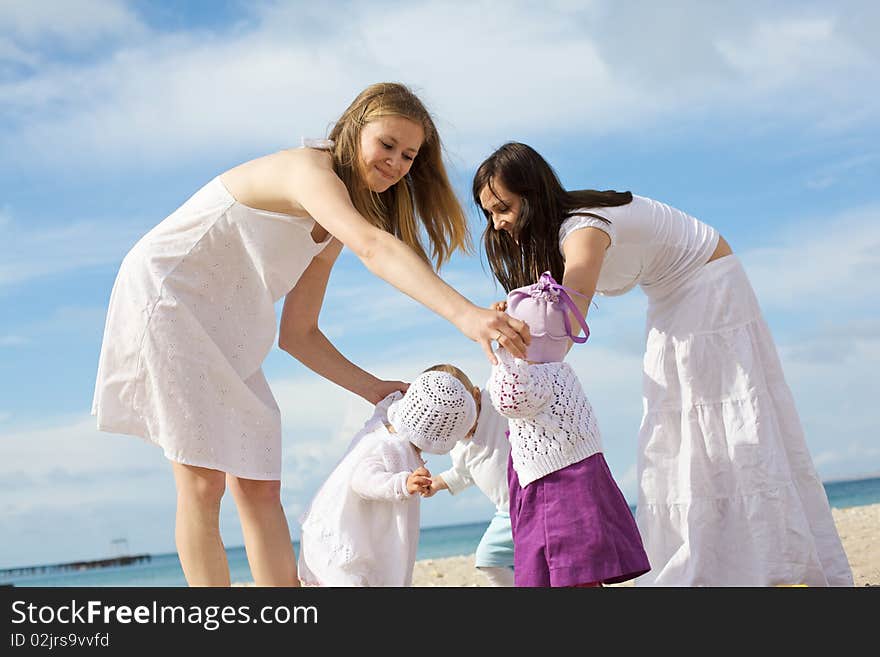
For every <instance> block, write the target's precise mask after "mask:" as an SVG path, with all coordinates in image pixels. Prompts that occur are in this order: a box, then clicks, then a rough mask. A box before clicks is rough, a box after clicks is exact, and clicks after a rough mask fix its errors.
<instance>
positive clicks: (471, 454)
mask: <svg viewBox="0 0 880 657" xmlns="http://www.w3.org/2000/svg"><path fill="white" fill-rule="evenodd" d="M481 395H482V403H481V405H480V417H479V419H478V420H477V430H476V431H475V432H474V435H473V436H472V437H471V438H470V439H469V440H460V441H459V442H457V443H456V444H455V447H453V448H452V451H451V452H449V456H450V457H451V458H452V467H451V468H450V469H449V470H446V471H445V472H441V473H440V475H439V476H441V477H443V481H445V482H446V485H447V486H449V492H450V493H451V494H452V495H456V494H458V493H460V492H461V491H463V490H464V489H466V488H467V487H468V486H471V485H472V484H476V485H477V487H478V488H479V489H480V490H481V491H483V494H484V495H485V496H486V497H488V498H489V499H490V500H492V503H493V504H495V507H496V509H497V510H498V511H504V512H507V511H508V510H509V506H510V491H509V489H508V487H507V459H508V456H509V455H510V442H509V441H508V439H507V418H506V417H504V416H502V415H501V414H499V413H498V411H496V410H495V407H494V406H492V400H491V399H490V397H489V391H488V390H483V392H482V393H481Z"/></svg>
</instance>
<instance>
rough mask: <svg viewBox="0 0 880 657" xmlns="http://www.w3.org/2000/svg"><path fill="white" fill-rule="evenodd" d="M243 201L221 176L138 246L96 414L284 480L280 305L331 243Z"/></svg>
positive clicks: (177, 450)
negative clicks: (275, 374)
mask: <svg viewBox="0 0 880 657" xmlns="http://www.w3.org/2000/svg"><path fill="white" fill-rule="evenodd" d="M314 226H315V222H314V221H313V220H312V219H311V218H308V217H296V216H291V215H286V214H281V213H277V212H268V211H265V210H257V209H254V208H250V207H247V206H245V205H242V204H241V203H238V202H237V201H236V200H235V199H234V198H233V196H232V195H231V194H230V193H229V191H228V190H227V189H226V187H225V186H224V185H223V183H222V181H221V180H220V178H219V177H216V178H214V179H213V180H211V181H210V182H209V183H208V184H207V185H205V186H204V187H202V188H201V189H200V190H199V191H197V192H196V193H195V194H194V195H193V196H192V197H190V198H189V199H188V200H187V201H186V202H185V203H184V204H183V205H182V206H181V207H180V208H178V209H177V210H176V211H175V212H174V213H172V214H171V215H170V216H168V217H167V218H166V219H165V220H163V221H162V222H161V223H159V224H158V225H157V226H156V227H155V228H153V229H152V230H151V231H150V232H149V233H147V234H146V235H145V236H144V237H143V238H141V239H140V241H138V243H137V244H135V246H134V247H133V248H132V249H131V251H130V252H129V253H128V254H127V255H126V256H125V258H124V259H123V261H122V265H121V266H120V269H119V273H118V275H117V277H116V281H115V283H114V285H113V291H112V292H111V295H110V304H109V308H108V310H107V321H106V325H105V328H104V340H103V344H102V347H101V355H100V359H99V363H98V374H97V381H96V384H95V395H94V401H93V405H92V414H93V415H96V416H97V424H98V429H100V430H102V431H110V432H114V433H123V434H131V435H135V436H140V437H142V438H145V439H147V440H149V441H152V442H153V443H155V444H156V445H158V446H159V447H161V448H162V449H163V451H164V453H165V456H166V457H167V458H169V459H170V460H172V461H176V462H178V463H182V464H186V465H193V466H199V467H204V468H212V469H216V470H222V471H224V472H228V473H230V474H233V475H235V476H238V477H242V478H247V479H263V480H267V479H280V476H281V419H280V414H279V411H278V406H277V404H276V403H275V399H274V397H273V395H272V392H271V391H270V389H269V386H268V383H267V382H266V378H265V376H264V375H263V371H262V368H261V366H262V362H263V360H264V359H265V358H266V356H267V355H268V353H269V351H270V350H271V348H272V346H273V344H274V341H275V334H276V321H277V320H276V316H275V308H274V304H275V302H276V301H278V300H279V299H281V297H283V296H284V295H285V294H287V292H289V291H290V290H291V289H292V288H293V287H294V285H296V282H297V281H298V280H299V277H300V276H301V275H302V273H303V271H305V269H306V267H307V266H308V265H309V263H310V262H311V261H312V259H313V258H314V256H315V255H317V254H318V253H319V252H320V251H321V250H322V249H324V247H325V246H327V244H329V243H330V241H331V240H332V236H330V235H328V236H327V237H326V238H325V239H324V240H323V241H322V242H320V243H316V242H315V241H314V240H313V239H312V236H311V231H312V228H313V227H314Z"/></svg>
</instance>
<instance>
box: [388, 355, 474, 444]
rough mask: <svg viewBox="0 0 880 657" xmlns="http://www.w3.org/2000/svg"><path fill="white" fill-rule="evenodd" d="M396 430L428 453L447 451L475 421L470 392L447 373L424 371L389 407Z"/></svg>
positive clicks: (462, 436) (472, 397) (390, 416)
mask: <svg viewBox="0 0 880 657" xmlns="http://www.w3.org/2000/svg"><path fill="white" fill-rule="evenodd" d="M388 421H389V422H390V423H391V425H392V426H393V427H394V429H395V430H396V431H397V433H398V434H399V435H400V436H401V437H402V438H405V439H406V440H408V441H410V442H411V443H412V444H413V445H415V446H416V447H418V448H420V449H421V450H422V451H425V452H428V453H429V454H446V453H447V452H449V450H451V449H452V448H453V446H454V445H455V443H457V442H458V441H459V440H461V439H462V438H464V437H465V436H466V435H467V432H468V431H470V430H471V427H473V426H474V422H476V421H477V405H476V403H475V402H474V396H473V395H472V394H471V391H470V390H468V389H467V387H466V386H465V385H464V384H463V383H462V382H461V381H459V380H458V379H456V378H455V377H454V376H452V375H451V374H447V373H446V372H437V371H431V372H423V373H422V374H420V375H419V376H418V377H416V380H415V381H413V382H412V383H411V384H410V386H409V388H408V389H407V391H406V394H405V395H404V396H403V397H402V398H401V399H398V400H397V401H395V402H393V403H392V404H391V405H390V406H389V407H388Z"/></svg>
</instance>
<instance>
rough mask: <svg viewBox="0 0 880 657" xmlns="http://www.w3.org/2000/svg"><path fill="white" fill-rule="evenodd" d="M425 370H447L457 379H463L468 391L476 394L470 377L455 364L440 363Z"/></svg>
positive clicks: (462, 381)
mask: <svg viewBox="0 0 880 657" xmlns="http://www.w3.org/2000/svg"><path fill="white" fill-rule="evenodd" d="M425 372H446V373H447V374H450V375H452V376H454V377H455V378H456V379H458V380H459V381H461V383H462V385H464V387H465V388H467V391H468V392H469V393H471V394H474V384H473V383H472V382H471V380H470V378H469V377H468V375H467V374H465V373H464V372H462V371H461V370H460V369H458V368H457V367H456V366H455V365H450V364H449V363H440V364H439V365H432V366H431V367H429V368H428V369H426V370H425V371H424V372H422V374H424V373H425Z"/></svg>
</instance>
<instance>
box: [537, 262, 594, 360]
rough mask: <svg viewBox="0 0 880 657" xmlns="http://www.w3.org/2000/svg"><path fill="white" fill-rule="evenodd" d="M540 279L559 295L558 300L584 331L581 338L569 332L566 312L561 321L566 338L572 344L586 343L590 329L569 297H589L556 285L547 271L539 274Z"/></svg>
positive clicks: (569, 324) (569, 325)
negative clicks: (572, 314)
mask: <svg viewBox="0 0 880 657" xmlns="http://www.w3.org/2000/svg"><path fill="white" fill-rule="evenodd" d="M541 278H542V279H544V278H546V279H547V280H546V281H545V283H543V285H545V286H546V287H547V288H548V289H550V290H553V291H554V292H556V293H558V294H559V298H560V299H561V300H562V302H563V303H564V304H565V305H566V306H568V308H569V310H571V312H573V313H574V316H575V317H577V320H578V323H579V324H580V325H581V328H582V329H583V330H584V334H583V335H582V336H579V335H573V333H572V330H571V322H570V321H569V319H568V313H567V312H566V313H564V315H563V317H562V319H563V321H564V322H565V332H566V333H567V334H568V337H569V338H571V340H572V341H573V342H576V343H578V344H583V343H584V342H586V341H587V338H589V337H590V327H589V326H587V320H586V319H585V318H584V316H583V315H581V311H580V308H578V307H577V305H575V303H574V301H572V299H571V295H572V294H574V295H575V296H579V297H581V298H583V299H588V298H589V297H587V295H586V294H581V293H580V292H578V291H577V290H572V289H571V288H568V287H566V286H564V285H561V284H559V283H557V282H556V281H555V280H554V279H553V276H551V275H550V272H549V271H545V272H544V273H543V274H541Z"/></svg>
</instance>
